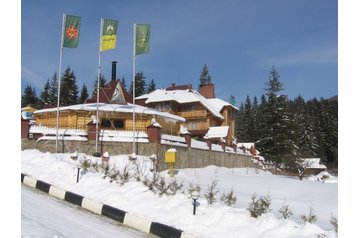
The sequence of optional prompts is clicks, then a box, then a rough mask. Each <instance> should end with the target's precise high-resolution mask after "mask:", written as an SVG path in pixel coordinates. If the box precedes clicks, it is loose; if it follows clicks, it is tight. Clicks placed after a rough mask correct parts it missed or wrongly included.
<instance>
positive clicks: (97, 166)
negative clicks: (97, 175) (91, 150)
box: [91, 161, 101, 172]
mask: <svg viewBox="0 0 358 238" xmlns="http://www.w3.org/2000/svg"><path fill="white" fill-rule="evenodd" d="M91 167H92V169H93V170H94V171H96V172H100V171H101V166H100V164H99V163H98V162H97V161H96V162H94V163H92V164H91Z"/></svg>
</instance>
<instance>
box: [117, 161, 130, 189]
mask: <svg viewBox="0 0 358 238" xmlns="http://www.w3.org/2000/svg"><path fill="white" fill-rule="evenodd" d="M118 177H119V183H120V184H121V185H123V184H125V183H127V182H128V181H129V179H130V177H131V176H130V174H129V171H128V165H126V166H125V167H124V168H123V171H119V173H118Z"/></svg>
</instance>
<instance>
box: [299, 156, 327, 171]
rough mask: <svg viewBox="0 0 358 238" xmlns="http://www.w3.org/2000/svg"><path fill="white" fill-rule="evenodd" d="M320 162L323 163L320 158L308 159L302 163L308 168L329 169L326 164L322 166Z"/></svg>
mask: <svg viewBox="0 0 358 238" xmlns="http://www.w3.org/2000/svg"><path fill="white" fill-rule="evenodd" d="M320 161H321V159H320V158H307V159H303V162H302V163H303V165H304V166H305V167H306V168H310V169H326V168H327V167H326V166H325V165H324V164H321V163H320Z"/></svg>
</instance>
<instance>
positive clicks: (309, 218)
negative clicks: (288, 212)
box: [301, 207, 317, 224]
mask: <svg viewBox="0 0 358 238" xmlns="http://www.w3.org/2000/svg"><path fill="white" fill-rule="evenodd" d="M301 219H302V220H303V221H304V222H309V223H312V224H314V223H316V221H317V216H316V214H315V213H314V210H313V208H312V207H310V213H309V214H308V216H306V215H301Z"/></svg>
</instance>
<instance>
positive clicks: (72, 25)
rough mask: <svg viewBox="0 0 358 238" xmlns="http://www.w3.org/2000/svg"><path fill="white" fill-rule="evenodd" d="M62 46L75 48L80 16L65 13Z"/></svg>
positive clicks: (77, 39) (78, 35) (78, 34)
mask: <svg viewBox="0 0 358 238" xmlns="http://www.w3.org/2000/svg"><path fill="white" fill-rule="evenodd" d="M64 22H65V24H64V28H63V34H62V35H63V39H62V46H63V47H67V48H77V46H78V41H79V37H80V25H81V17H78V16H71V15H65V21H64Z"/></svg>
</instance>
